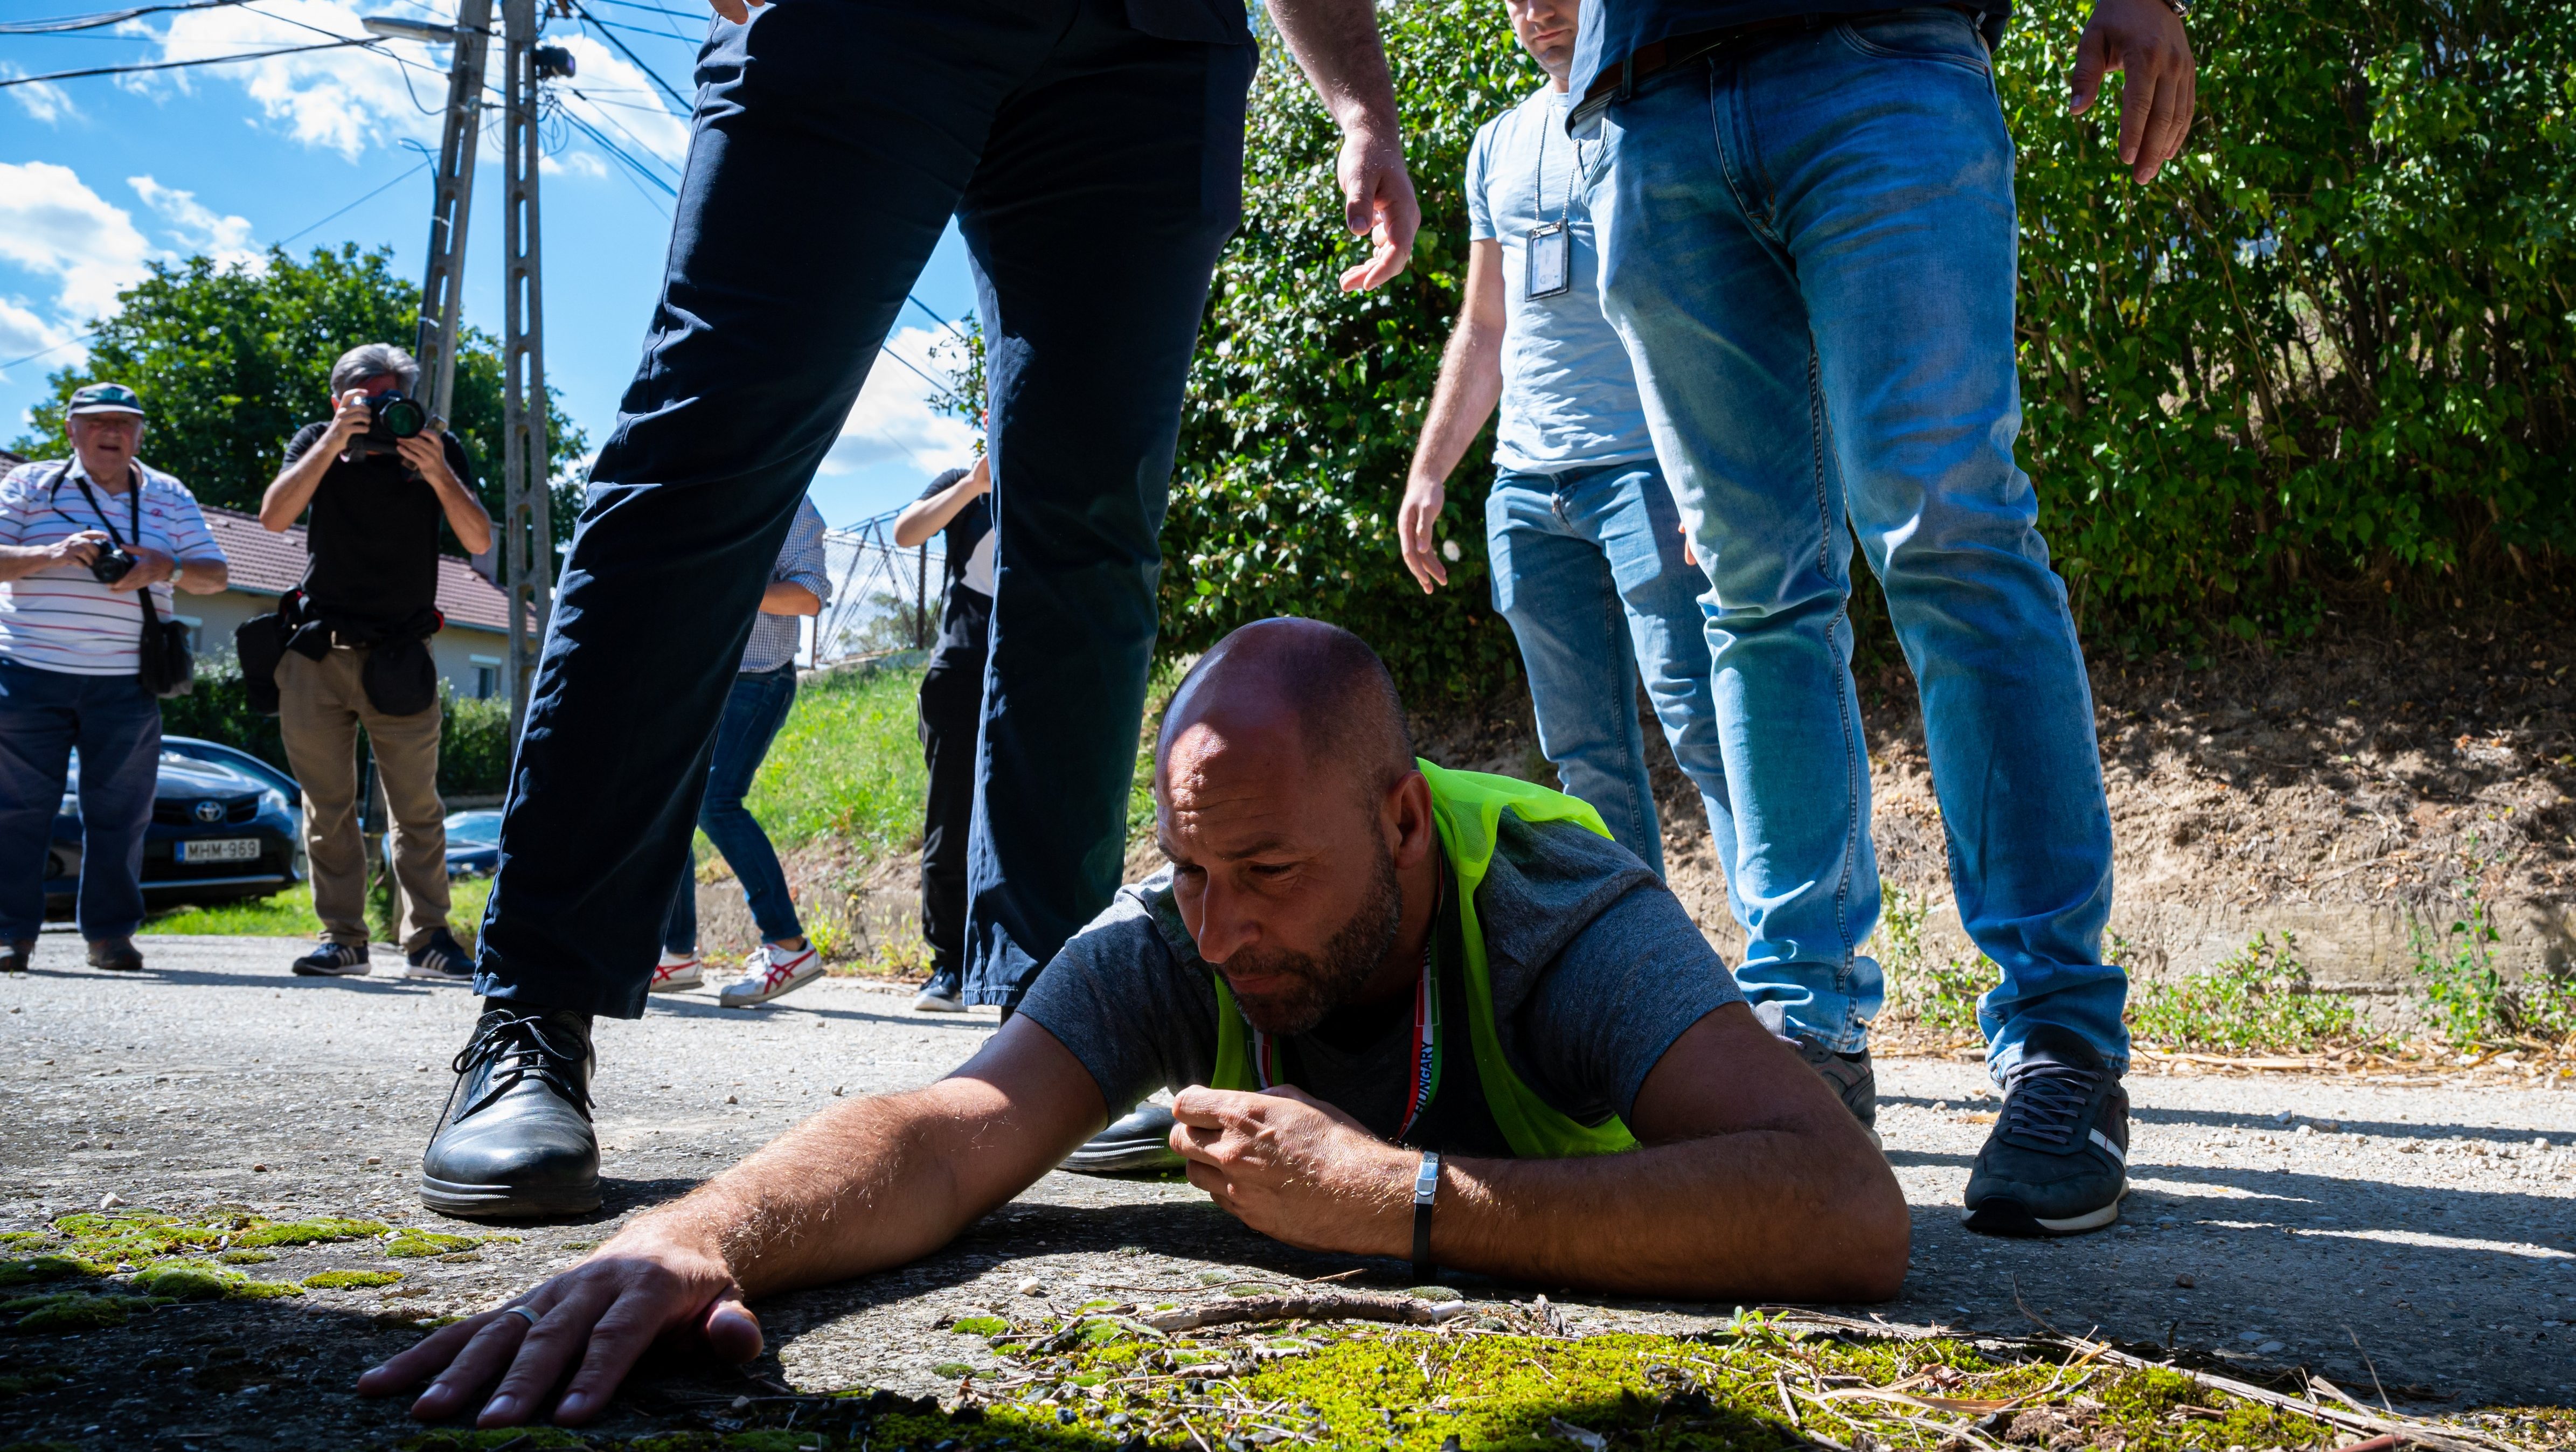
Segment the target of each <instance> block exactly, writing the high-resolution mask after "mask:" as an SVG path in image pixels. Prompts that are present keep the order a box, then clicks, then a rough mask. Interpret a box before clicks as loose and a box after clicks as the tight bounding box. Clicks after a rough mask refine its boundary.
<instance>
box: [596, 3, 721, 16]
mask: <svg viewBox="0 0 2576 1452" xmlns="http://www.w3.org/2000/svg"><path fill="white" fill-rule="evenodd" d="M599 3H600V4H602V5H614V6H616V7H617V8H619V9H620V10H650V11H652V12H653V13H654V14H656V15H675V16H678V17H679V18H680V19H682V20H704V19H706V18H707V16H706V14H705V13H704V12H701V11H694V10H670V9H666V8H664V7H662V6H660V5H646V4H643V3H641V0H599Z"/></svg>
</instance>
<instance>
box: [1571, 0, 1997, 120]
mask: <svg viewBox="0 0 2576 1452" xmlns="http://www.w3.org/2000/svg"><path fill="white" fill-rule="evenodd" d="M1921 8H1923V7H1921V6H1896V7H1892V8H1890V9H1886V10H1854V11H1845V12H1833V11H1826V12H1822V13H1816V12H1810V13H1808V14H1804V15H1777V16H1773V17H1772V18H1771V19H1769V20H1751V21H1747V22H1745V23H1744V24H1742V25H1729V26H1726V27H1723V28H1722V29H1718V30H1699V31H1693V32H1692V33H1690V34H1689V35H1670V36H1666V37H1664V38H1663V39H1662V40H1652V41H1648V42H1647V43H1645V44H1644V45H1641V46H1639V47H1637V48H1636V49H1635V50H1632V51H1630V52H1628V57H1627V59H1626V60H1625V61H1623V62H1621V63H1620V64H1619V65H1617V66H1605V67H1603V68H1602V70H1601V73H1600V74H1599V75H1596V76H1594V77H1593V78H1592V84H1591V85H1589V86H1586V87H1585V88H1584V91H1583V99H1582V100H1581V101H1580V102H1577V103H1576V104H1575V107H1574V110H1573V112H1572V114H1570V115H1568V116H1567V117H1566V124H1567V125H1568V126H1579V125H1582V124H1584V123H1585V122H1588V121H1590V120H1591V119H1592V118H1593V117H1594V116H1597V115H1599V114H1600V113H1601V112H1602V111H1604V110H1606V109H1608V108H1609V105H1610V103H1611V102H1612V101H1615V100H1618V99H1620V98H1621V97H1624V96H1626V95H1628V94H1629V93H1630V92H1632V91H1634V90H1636V88H1637V83H1638V82H1639V81H1642V80H1644V79H1646V78H1647V77H1648V76H1652V75H1655V74H1657V73H1659V72H1663V71H1668V70H1671V69H1673V68H1674V67H1676V66H1683V65H1688V64H1689V63H1691V62H1692V61H1695V60H1698V59H1699V58H1700V57H1702V56H1704V55H1707V54H1709V53H1710V52H1712V51H1717V50H1722V49H1724V48H1726V47H1727V46H1731V45H1735V44H1738V43H1740V42H1743V41H1749V40H1759V39H1762V38H1763V37H1765V36H1771V35H1785V34H1788V33H1790V32H1793V31H1802V30H1822V29H1824V28H1825V27H1826V26H1828V25H1840V24H1843V23H1845V22H1846V21H1853V20H1872V19H1876V18H1877V17H1879V16H1883V15H1896V14H1900V13H1902V12H1903V11H1905V10H1910V9H1921ZM1935 8H1938V9H1942V10H1956V11H1958V12H1959V13H1960V14H1962V15H1965V16H1967V17H1968V19H1969V20H1971V21H1975V20H1978V19H1980V18H1982V16H1983V14H1984V12H1983V11H1980V10H1978V9H1977V8H1976V7H1974V6H1970V5H1937V6H1936V7H1935Z"/></svg>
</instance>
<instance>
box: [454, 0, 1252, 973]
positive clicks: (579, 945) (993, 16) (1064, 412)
mask: <svg viewBox="0 0 2576 1452" xmlns="http://www.w3.org/2000/svg"><path fill="white" fill-rule="evenodd" d="M1129 8H1130V7H1129V5H1128V4H1127V3H1125V0H793V3H789V4H783V5H773V6H769V7H767V8H765V9H763V10H761V11H759V12H758V18H757V19H755V20H754V21H753V22H752V23H751V24H750V25H748V26H738V25H733V24H731V23H718V24H717V25H716V26H715V28H714V30H713V31H712V33H711V36H710V39H709V42H708V45H707V48H706V51H705V52H704V54H703V55H702V57H701V59H700V63H699V70H698V78H699V92H698V108H697V120H696V135H695V138H694V140H693V141H692V143H691V146H690V151H689V163H688V173H687V177H686V179H685V181H684V183H683V185H682V187H681V192H680V199H679V205H678V209H677V211H676V213H675V218H674V222H673V228H672V238H671V257H670V263H669V269H668V273H667V275H666V277H665V279H664V283H663V292H662V300H661V303H660V306H659V307H658V308H657V309H656V310H655V312H654V316H653V325H652V331H651V332H650V334H649V335H648V337H647V339H646V342H645V349H644V360H643V363H642V366H641V367H640V368H639V369H638V371H637V373H636V377H635V381H634V382H633V383H632V384H631V385H630V386H629V387H628V389H627V392H626V396H625V399H624V400H623V403H622V407H621V412H620V415H619V417H618V421H617V425H616V427H615V428H614V429H613V430H612V431H611V432H610V434H609V436H608V438H607V440H606V441H605V445H604V447H603V448H602V449H601V451H600V455H599V461H598V463H597V464H596V465H595V466H594V467H593V469H592V472H591V484H590V494H589V503H588V506H587V507H586V508H585V509H583V511H582V515H581V523H580V527H579V531H578V532H577V533H576V534H575V536H574V539H573V545H572V552H571V555H570V557H569V558H568V559H567V560H566V562H565V566H564V572H563V580H562V586H561V590H560V593H559V594H558V596H557V597H556V601H555V607H554V614H553V618H552V621H551V624H550V625H549V628H548V631H547V636H546V645H545V653H544V658H543V662H542V664H541V666H540V668H539V672H538V676H537V680H536V682H535V689H534V692H533V694H532V696H531V699H530V706H529V712H528V722H527V727H526V731H525V733H524V735H523V736H522V737H521V739H520V742H519V748H518V755H517V757H516V759H515V760H514V761H513V763H512V766H511V782H510V802H509V808H508V815H507V817H506V818H505V820H504V822H503V825H502V829H501V868H500V874H499V877H498V880H497V881H496V882H495V883H494V885H493V891H492V903H491V908H490V910H489V913H488V916H487V918H486V921H485V926H484V932H483V946H482V957H481V962H480V965H479V972H478V973H477V975H476V987H477V988H478V989H479V990H480V991H482V992H483V993H485V994H487V995H490V996H493V997H498V998H504V999H512V1000H517V1001H520V1002H523V1003H527V1004H534V1005H545V1006H552V1007H560V1008H573V1009H585V1010H589V1011H591V1012H595V1013H605V1014H614V1015H617V1016H619V1017H626V1018H632V1017H635V1016H637V1015H640V1014H641V1013H642V1012H643V1010H644V999H645V987H646V984H647V981H648V980H649V978H650V965H651V963H652V961H653V957H654V946H655V940H656V939H657V938H658V937H659V936H660V932H661V927H662V924H663V921H664V918H665V915H666V914H667V912H668V908H669V894H670V890H671V883H672V882H673V880H674V879H675V878H677V877H678V875H679V873H680V870H681V865H682V863H683V861H684V860H685V858H686V856H687V852H688V843H689V830H690V825H691V823H692V822H694V821H695V819H696V817H697V814H698V794H699V791H700V789H701V783H703V781H704V780H705V777H706V774H707V763H708V759H709V752H710V749H711V738H712V736H713V734H714V728H715V724H716V718H717V716H718V714H719V713H720V712H721V710H722V709H723V705H724V699H725V695H726V692H727V691H728V689H729V688H730V686H731V683H732V677H733V674H734V673H733V670H732V665H733V662H734V661H735V660H736V659H738V658H739V652H740V651H741V650H742V647H743V642H744V640H745V638H746V636H747V635H748V634H749V632H750V629H751V622H752V617H753V615H754V613H755V612H756V611H757V610H758V608H759V604H760V595H761V590H762V587H763V586H764V585H765V584H766V583H767V582H768V579H769V573H770V568H771V566H772V565H773V564H774V563H775V562H776V561H777V558H778V550H779V546H780V545H781V543H782V542H783V541H784V540H785V538H786V534H787V528H788V525H789V523H790V522H791V520H792V519H793V518H794V516H795V513H796V501H797V500H798V499H799V498H800V497H801V496H802V495H803V494H804V492H805V486H806V484H807V482H808V481H809V480H810V479H811V478H812V477H813V474H814V471H815V468H816V466H817V465H818V464H820V463H821V461H822V459H823V456H824V454H825V452H826V451H827V450H829V449H830V448H831V446H832V443H833V441H834V440H835V439H836V438H837V437H838V436H839V434H840V429H841V424H842V421H843V420H844V418H845V417H846V416H847V415H848V412H849V408H850V404H851V402H852V400H853V399H855V398H856V397H857V395H858V391H859V385H860V384H861V382H863V381H864V380H865V379H866V377H867V375H868V370H869V368H870V367H871V366H872V365H873V364H874V363H875V361H876V356H877V350H878V346H879V344H880V343H881V342H882V340H883V339H884V338H885V336H886V333H887V332H888V330H889V329H890V328H891V327H892V326H893V324H894V321H895V317H896V314H897V312H898V310H899V309H900V308H901V307H902V306H903V304H904V294H905V292H906V290H907V289H908V288H910V287H911V286H912V284H913V280H914V279H915V278H916V277H917V276H918V275H919V274H920V271H921V267H922V264H923V262H924V261H925V260H926V259H928V257H929V255H930V251H931V248H932V247H933V246H934V245H936V244H937V242H938V240H939V235H940V232H941V229H942V228H943V227H944V226H945V224H946V223H947V220H948V218H949V216H950V215H951V214H952V213H953V214H954V215H955V216H956V217H957V219H958V223H959V226H960V228H961V229H962V231H963V232H964V234H965V238H966V243H967V246H968V248H969V250H970V252H971V253H972V255H973V258H974V260H975V263H976V265H977V270H978V279H979V282H980V284H981V293H982V314H983V324H984V335H985V337H986V338H987V339H989V340H990V352H989V354H988V355H987V369H988V376H989V378H990V380H991V402H992V432H991V438H990V448H991V453H992V458H993V466H994V468H993V473H994V478H995V479H996V480H997V481H998V487H997V488H996V490H995V491H994V495H993V498H994V505H995V510H996V513H997V515H998V521H997V529H998V539H997V546H998V565H999V589H998V597H999V598H998V600H997V602H996V605H995V613H994V621H993V656H992V663H991V666H990V679H989V684H988V686H987V690H986V696H985V710H986V718H987V719H986V725H985V731H984V744H983V747H982V755H983V762H982V768H981V771H980V773H979V777H980V779H979V781H978V784H977V788H976V798H977V806H978V810H977V812H976V821H977V826H976V828H975V841H974V845H973V849H972V851H971V854H970V859H971V860H970V869H969V870H970V873H971V877H972V883H973V886H972V891H971V900H970V903H969V906H968V922H967V944H968V945H967V949H966V952H967V958H968V964H967V974H968V979H967V991H968V994H969V995H970V996H972V997H974V998H976V999H977V1000H978V1001H981V1002H987V1003H993V1002H1015V1001H1016V1000H1017V998H1018V996H1019V994H1020V992H1021V991H1022V990H1023V988H1024V987H1025V985H1026V983H1027V981H1028V979H1029V978H1030V977H1031V976H1032V975H1033V974H1034V973H1035V971H1036V969H1037V968H1038V967H1039V966H1040V965H1041V964H1043V963H1044V962H1045V961H1046V960H1047V958H1048V957H1050V956H1052V955H1053V954H1054V952H1055V950H1056V948H1057V947H1058V946H1059V945H1060V944H1061V943H1062V942H1063V941H1064V940H1065V939H1066V938H1067V937H1069V936H1071V935H1072V933H1073V932H1074V930H1075V929H1077V928H1079V927H1081V926H1082V924H1083V923H1084V922H1086V921H1087V920H1089V919H1090V918H1091V917H1092V916H1093V915H1094V914H1095V913H1097V912H1098V911H1099V910H1100V909H1101V908H1102V907H1103V906H1105V905H1106V904H1107V903H1108V901H1109V896H1110V894H1111V893H1112V892H1113V891H1115V890H1116V888H1117V883H1118V875H1119V870H1120V867H1121V865H1122V862H1123V857H1124V847H1125V837H1126V814H1127V791H1128V786H1129V780H1130V777H1131V775H1132V773H1133V770H1134V761H1135V751H1136V731H1137V728H1138V726H1139V724H1140V723H1141V721H1142V719H1143V715H1144V702H1145V683H1146V673H1147V670H1148V668H1149V666H1150V664H1151V658H1152V653H1153V646H1154V625H1155V586H1156V583H1157V578H1158V574H1159V566H1160V554H1159V551H1158V548H1157V544H1156V535H1157V533H1158V532H1159V531H1160V529H1161V527H1162V520H1163V509H1164V503H1165V497H1166V489H1167V485H1168V481H1169V478H1170V474H1171V468H1172V455H1173V448H1174V442H1175V440H1176V438H1177V436H1178V433H1179V429H1180V404H1181V385H1182V382H1183V379H1184V378H1185V376H1186V374H1187V371H1188V367H1189V359H1190V353H1191V350H1192V347H1193V346H1194V344H1195V342H1196V339H1197V335H1198V325H1199V313H1200V309H1201V307H1202V306H1203V304H1204V303H1205V301H1206V296H1207V283H1208V277H1209V274H1210V273H1211V271H1212V270H1213V269H1214V267H1215V265H1216V257H1217V253H1218V250H1219V249H1220V248H1221V247H1222V246H1223V244H1224V241H1225V238H1226V236H1227V234H1228V233H1229V232H1231V231H1232V230H1233V227H1234V223H1235V220H1236V217H1237V215H1238V212H1239V210H1240V205H1241V194H1242V164H1243V156H1242V152H1243V97H1244V92H1245V89H1246V88H1247V86H1248V85H1249V84H1250V81H1251V77H1252V71H1253V66H1254V62H1255V58H1256V53H1255V52H1254V51H1253V50H1252V49H1250V48H1249V47H1247V46H1240V45H1218V44H1204V43H1197V42H1190V41H1181V40H1166V39H1159V38H1156V37H1154V36H1150V35H1147V34H1144V33H1143V32H1141V31H1139V30H1137V29H1135V28H1133V27H1132V26H1131V25H1130V24H1129V23H1128V19H1127V14H1128V10H1129ZM1137 8H1139V9H1140V10H1144V11H1149V12H1151V11H1155V10H1156V9H1157V7H1153V6H1138V7H1137ZM1165 8H1168V7H1165ZM1202 20H1204V17H1202ZM1174 28H1177V27H1174Z"/></svg>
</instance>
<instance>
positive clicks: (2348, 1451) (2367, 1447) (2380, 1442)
mask: <svg viewBox="0 0 2576 1452" xmlns="http://www.w3.org/2000/svg"><path fill="white" fill-rule="evenodd" d="M2405 1445H2406V1438H2405V1437H2404V1436H2403V1435H2401V1434H2399V1433H2396V1432H2382V1433H2380V1434H2379V1435H2378V1436H2376V1437H2373V1438H2371V1439H2370V1440H2369V1441H2367V1442H2355V1443H2353V1444H2352V1445H2351V1446H2349V1447H2338V1448H2336V1449H2335V1452H2397V1449H2398V1448H2400V1447H2403V1446H2405Z"/></svg>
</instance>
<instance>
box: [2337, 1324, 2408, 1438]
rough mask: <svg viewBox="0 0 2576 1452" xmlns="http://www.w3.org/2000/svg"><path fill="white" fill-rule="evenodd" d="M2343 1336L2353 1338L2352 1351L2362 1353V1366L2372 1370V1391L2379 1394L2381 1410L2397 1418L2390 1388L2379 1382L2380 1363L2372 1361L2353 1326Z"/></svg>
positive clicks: (2345, 1329)
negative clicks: (2389, 1399) (2390, 1402)
mask: <svg viewBox="0 0 2576 1452" xmlns="http://www.w3.org/2000/svg"><path fill="white" fill-rule="evenodd" d="M2343 1334H2345V1335H2346V1336H2350V1337H2351V1338H2352V1349H2353V1350H2355V1351H2359V1352H2361V1364H2362V1365H2364V1366H2366V1367H2369V1368H2370V1385H2371V1389H2372V1390H2374V1391H2376V1392H2378V1393H2379V1409H2380V1410H2381V1411H2383V1412H2386V1413H2387V1414H2388V1415H2390V1416H2392V1417H2393V1416H2396V1415H2397V1408H2395V1407H2393V1406H2391V1405H2389V1402H2388V1388H2387V1387H2385V1386H2382V1385H2380V1382H2379V1363H2378V1362H2375V1361H2373V1360H2371V1359H2370V1353H2369V1352H2368V1351H2367V1350H2364V1349H2363V1347H2362V1344H2361V1336H2360V1334H2359V1333H2358V1332H2356V1331H2354V1330H2353V1329H2352V1327H2351V1326H2349V1325H2347V1326H2345V1327H2344V1328H2343Z"/></svg>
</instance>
